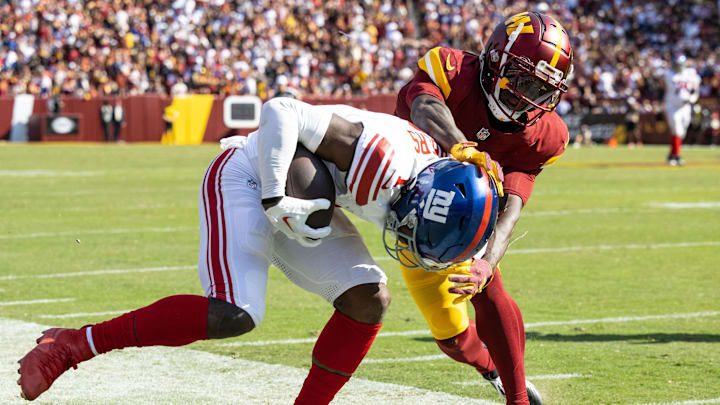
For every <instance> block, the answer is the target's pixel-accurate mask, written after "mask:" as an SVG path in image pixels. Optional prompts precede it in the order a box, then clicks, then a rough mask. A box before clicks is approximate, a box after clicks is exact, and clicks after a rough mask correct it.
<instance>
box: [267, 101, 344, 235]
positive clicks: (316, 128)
mask: <svg viewBox="0 0 720 405" xmlns="http://www.w3.org/2000/svg"><path fill="white" fill-rule="evenodd" d="M333 123H334V125H333ZM344 125H351V124H350V123H348V122H347V121H346V120H343V119H342V118H340V117H337V116H335V115H333V114H332V113H331V112H330V111H328V110H324V109H321V108H318V107H315V106H311V105H310V104H307V103H303V102H301V101H297V100H294V99H290V98H277V99H273V100H270V101H268V102H267V103H265V105H263V108H262V112H261V116H260V127H259V128H258V135H257V136H258V154H259V156H260V159H258V169H259V174H260V182H261V184H262V205H263V208H265V214H266V215H267V217H268V220H269V221H270V223H272V225H273V226H274V227H275V228H277V229H278V230H280V231H282V232H283V233H285V234H286V235H287V236H288V237H289V238H291V239H295V240H297V241H298V242H299V243H301V244H302V245H304V246H310V247H311V246H316V245H318V244H319V243H320V241H319V240H318V239H320V238H324V237H325V236H327V235H328V234H329V233H330V227H324V228H319V229H314V228H311V227H309V226H308V225H307V224H306V223H305V222H306V221H307V218H308V216H309V215H310V214H312V213H313V212H315V211H317V210H322V209H327V208H328V207H329V206H330V201H328V200H327V199H324V198H321V199H315V200H303V199H299V198H294V197H290V196H286V195H285V184H286V181H287V173H288V170H289V168H290V163H291V162H292V159H293V156H294V155H295V150H296V149H297V144H298V143H302V144H303V145H304V146H305V147H306V148H307V149H308V150H309V151H310V152H312V153H315V154H316V155H318V156H319V157H321V158H326V157H327V156H323V155H327V154H328V153H335V152H327V151H326V149H328V147H327V145H328V143H330V145H331V148H330V149H334V148H332V145H333V143H332V142H330V141H328V140H326V138H328V137H327V136H326V135H328V134H331V133H334V134H337V133H339V132H340V133H342V130H343V129H344ZM333 128H334V129H333ZM331 138H333V137H331ZM340 139H343V138H340ZM323 143H324V144H325V146H324V147H323V148H321V147H320V146H321V144H323Z"/></svg>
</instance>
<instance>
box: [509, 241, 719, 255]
mask: <svg viewBox="0 0 720 405" xmlns="http://www.w3.org/2000/svg"><path fill="white" fill-rule="evenodd" d="M698 246H720V241H716V240H711V241H700V242H680V243H649V244H644V245H640V244H629V245H598V246H566V247H558V248H538V249H512V250H508V252H507V254H529V253H557V252H582V251H593V250H619V249H665V248H683V247H698Z"/></svg>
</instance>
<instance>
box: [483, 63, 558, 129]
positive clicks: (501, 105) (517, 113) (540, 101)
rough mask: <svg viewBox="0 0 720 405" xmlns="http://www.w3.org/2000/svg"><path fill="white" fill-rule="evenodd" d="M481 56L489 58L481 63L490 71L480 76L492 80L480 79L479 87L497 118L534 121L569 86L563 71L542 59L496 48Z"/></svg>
mask: <svg viewBox="0 0 720 405" xmlns="http://www.w3.org/2000/svg"><path fill="white" fill-rule="evenodd" d="M483 56H485V57H486V58H489V60H487V61H484V62H485V63H483V67H484V68H486V69H489V70H490V72H489V73H490V74H489V75H483V76H482V77H483V78H484V79H487V78H491V80H483V83H482V86H481V87H482V89H483V91H484V92H485V95H486V96H487V98H488V101H489V103H488V104H489V107H490V110H491V112H492V113H493V115H494V116H495V118H497V119H498V120H500V121H506V122H507V121H512V122H514V123H516V124H519V125H522V126H525V127H527V126H530V125H533V124H534V123H535V122H537V120H538V119H540V117H542V116H543V114H545V113H546V112H551V111H553V110H555V107H557V103H558V101H559V100H560V97H561V96H562V94H564V93H566V92H567V90H568V85H567V80H566V78H563V72H562V71H560V70H559V69H557V68H554V67H552V66H550V64H549V63H547V62H546V61H544V60H540V62H538V63H537V64H536V65H533V63H532V62H531V61H530V60H529V59H528V58H526V57H520V56H517V55H514V54H512V53H510V52H508V51H504V50H503V51H498V50H496V49H492V50H490V52H488V54H487V55H485V54H484V55H483ZM495 66H498V67H497V68H495ZM486 84H488V86H487V87H488V88H489V89H490V91H488V90H489V89H488V88H486ZM523 114H527V118H526V119H524V120H521V117H522V116H523Z"/></svg>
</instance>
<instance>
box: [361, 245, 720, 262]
mask: <svg viewBox="0 0 720 405" xmlns="http://www.w3.org/2000/svg"><path fill="white" fill-rule="evenodd" d="M698 246H720V241H717V240H708V241H699V242H678V243H649V244H645V245H640V244H629V245H597V246H565V247H556V248H537V249H508V251H507V254H508V255H513V254H515V255H522V254H531V253H560V252H585V251H593V250H619V249H666V248H683V247H698ZM373 260H375V261H378V262H379V261H390V260H395V259H393V258H392V257H390V256H373Z"/></svg>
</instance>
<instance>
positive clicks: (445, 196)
mask: <svg viewBox="0 0 720 405" xmlns="http://www.w3.org/2000/svg"><path fill="white" fill-rule="evenodd" d="M453 198H455V192H454V191H443V190H437V189H434V188H433V189H431V190H430V194H429V195H428V198H427V200H425V201H423V202H421V203H420V204H421V207H420V208H422V216H423V218H425V219H427V220H430V221H434V222H439V223H441V224H444V223H445V222H447V216H448V212H449V211H450V204H452V201H453Z"/></svg>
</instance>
